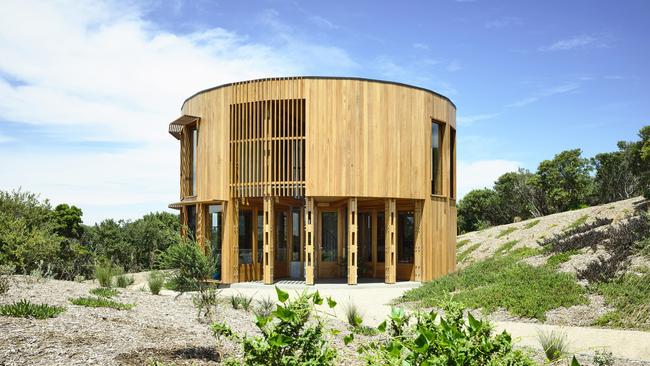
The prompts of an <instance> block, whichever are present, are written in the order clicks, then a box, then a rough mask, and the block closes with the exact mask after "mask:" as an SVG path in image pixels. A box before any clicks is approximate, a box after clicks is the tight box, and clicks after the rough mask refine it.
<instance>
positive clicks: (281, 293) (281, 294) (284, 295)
mask: <svg viewBox="0 0 650 366" xmlns="http://www.w3.org/2000/svg"><path fill="white" fill-rule="evenodd" d="M275 292H276V293H277V294H278V300H279V301H280V302H285V301H287V300H288V299H289V293H288V292H286V291H282V290H280V288H278V286H275Z"/></svg>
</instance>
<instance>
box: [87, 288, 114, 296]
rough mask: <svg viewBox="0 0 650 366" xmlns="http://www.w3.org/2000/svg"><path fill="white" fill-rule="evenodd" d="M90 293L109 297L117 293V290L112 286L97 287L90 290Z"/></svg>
mask: <svg viewBox="0 0 650 366" xmlns="http://www.w3.org/2000/svg"><path fill="white" fill-rule="evenodd" d="M90 293H91V294H93V295H96V296H99V297H105V298H110V297H113V296H116V295H117V294H119V291H117V290H116V289H114V288H108V287H97V288H94V289H92V290H90Z"/></svg>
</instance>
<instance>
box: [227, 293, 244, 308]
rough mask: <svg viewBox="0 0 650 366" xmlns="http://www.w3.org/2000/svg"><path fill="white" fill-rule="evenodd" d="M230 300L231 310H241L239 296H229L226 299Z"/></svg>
mask: <svg viewBox="0 0 650 366" xmlns="http://www.w3.org/2000/svg"><path fill="white" fill-rule="evenodd" d="M228 299H229V300H230V306H232V308H233V309H235V310H238V309H239V308H241V297H240V296H239V294H237V295H230V297H229V298H228Z"/></svg>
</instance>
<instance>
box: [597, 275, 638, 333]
mask: <svg viewBox="0 0 650 366" xmlns="http://www.w3.org/2000/svg"><path fill="white" fill-rule="evenodd" d="M595 291H596V292H597V293H599V294H601V295H602V296H603V297H604V298H605V303H606V304H607V305H610V306H612V307H614V309H615V310H614V311H612V312H609V313H607V314H605V315H604V316H603V317H601V318H600V319H598V320H597V324H598V325H607V326H614V327H623V328H638V329H644V330H647V329H650V302H649V301H648V299H650V270H648V269H646V270H645V271H644V272H643V273H642V274H641V275H637V274H632V273H629V274H626V275H623V276H621V277H617V278H616V279H614V280H612V281H609V282H604V283H599V284H596V285H595Z"/></svg>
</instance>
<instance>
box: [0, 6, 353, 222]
mask: <svg viewBox="0 0 650 366" xmlns="http://www.w3.org/2000/svg"><path fill="white" fill-rule="evenodd" d="M145 13H146V9H141V8H139V7H138V6H127V5H125V4H123V3H108V2H107V3H104V2H95V1H70V2H61V3H59V2H36V1H34V2H31V1H5V2H3V6H2V12H0V55H2V57H0V75H8V76H9V77H11V80H19V81H20V83H10V82H9V81H7V80H4V79H2V77H0V121H2V120H4V121H11V122H17V123H24V124H32V125H38V127H39V128H41V129H50V130H52V129H56V128H58V127H60V126H63V125H65V126H67V128H66V131H70V135H68V136H66V138H67V139H69V140H73V141H74V140H80V141H91V140H102V141H114V142H121V143H123V142H128V143H130V145H132V146H137V147H136V148H134V149H131V150H128V151H124V150H121V151H117V152H111V153H105V152H102V153H99V152H92V151H91V152H87V151H84V152H82V153H79V152H65V151H47V152H46V153H36V152H32V153H28V154H22V153H21V154H2V156H0V166H2V167H3V169H2V170H3V173H2V176H1V177H0V189H15V188H18V187H19V186H22V187H23V188H24V189H27V190H32V191H35V192H40V193H42V196H43V197H49V198H51V199H52V201H53V202H55V203H56V202H69V203H73V204H76V205H79V206H81V207H82V208H84V205H90V206H94V207H95V206H97V207H99V206H102V205H104V206H106V207H110V210H109V209H106V210H105V211H102V210H99V209H97V210H94V209H93V210H86V211H85V221H86V222H91V223H92V222H94V221H96V220H100V219H102V218H105V217H107V216H113V215H115V213H116V212H120V213H121V214H120V216H121V217H137V216H139V215H141V214H142V213H144V212H146V211H148V210H159V209H163V208H164V207H166V204H167V203H169V202H171V201H174V200H175V199H177V197H178V143H177V142H176V141H175V140H174V139H173V138H172V137H171V136H169V135H168V134H167V131H166V130H167V128H166V127H167V123H168V122H170V121H171V120H173V119H175V118H176V117H177V116H178V114H179V110H180V105H181V103H182V101H183V100H184V99H185V98H186V97H188V96H190V95H191V94H193V93H195V92H196V91H198V90H201V89H204V88H207V87H211V86H215V85H219V84H222V83H226V82H232V81H235V80H243V79H250V78H257V77H270V76H279V75H283V76H286V75H300V74H307V73H310V72H313V70H328V71H329V72H331V73H333V74H336V73H349V72H350V70H351V69H354V68H355V67H356V64H355V63H354V61H353V60H352V59H351V58H350V57H349V56H348V55H347V53H346V52H345V51H344V50H342V49H339V48H337V47H332V46H328V45H317V44H312V43H309V42H306V41H303V40H301V39H299V38H296V37H295V36H294V35H293V34H292V32H285V33H278V37H273V38H274V39H275V40H276V41H275V43H274V44H273V45H272V46H271V45H265V44H259V43H255V42H251V41H250V40H248V39H247V37H246V36H245V35H242V34H238V33H236V32H232V31H229V30H226V29H222V28H218V27H216V28H211V29H202V30H200V31H197V32H194V33H191V34H173V33H171V32H169V31H165V30H163V29H160V27H158V25H156V24H154V23H151V22H150V21H147V20H145V19H144V18H143V14H145ZM269 19H270V21H273V22H274V23H273V25H274V26H276V28H272V29H271V30H270V31H271V32H279V31H280V30H282V29H285V30H286V29H287V27H284V28H283V27H282V24H281V23H280V22H279V21H278V20H277V17H276V18H273V14H271V15H270V17H269V18H267V20H269ZM267 25H268V24H267ZM261 26H264V25H261ZM133 205H139V207H141V209H140V210H143V211H137V212H136V211H133V210H132V209H130V208H128V207H131V206H133ZM119 207H122V208H123V209H119ZM109 211H110V212H111V214H110V215H105V214H104V212H109Z"/></svg>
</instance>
